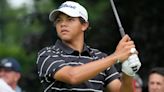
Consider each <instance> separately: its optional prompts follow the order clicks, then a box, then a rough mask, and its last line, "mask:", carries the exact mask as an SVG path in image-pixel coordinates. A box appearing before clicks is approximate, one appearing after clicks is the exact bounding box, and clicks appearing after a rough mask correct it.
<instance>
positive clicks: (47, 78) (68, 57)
mask: <svg viewBox="0 0 164 92" xmlns="http://www.w3.org/2000/svg"><path fill="white" fill-rule="evenodd" d="M106 56H107V55H106V54H105V53H102V52H100V51H99V50H97V49H93V48H90V47H88V46H87V45H84V49H83V52H82V53H81V54H79V52H78V51H75V50H73V49H72V48H70V47H68V46H67V45H65V44H63V43H62V42H61V41H60V40H57V42H56V44H55V45H54V46H51V47H46V48H44V49H42V50H41V51H40V52H39V53H38V59H37V62H36V63H37V66H38V74H39V77H40V80H41V83H42V84H43V89H44V92H70V91H72V92H84V91H85V92H102V91H103V90H104V87H105V86H106V85H107V84H108V83H110V82H111V81H112V80H114V79H117V78H119V73H118V72H117V70H116V69H115V67H114V66H111V67H109V68H107V69H106V70H105V71H103V72H101V73H99V74H98V75H97V76H95V77H94V78H93V79H90V80H88V81H87V82H84V83H82V84H79V85H70V84H66V83H63V82H60V81H57V80H55V79H53V77H52V76H53V75H54V74H55V73H56V72H57V71H58V70H59V69H61V68H62V67H64V66H79V65H82V64H86V63H89V62H91V61H92V62H94V61H95V60H98V59H102V58H104V57H106Z"/></svg>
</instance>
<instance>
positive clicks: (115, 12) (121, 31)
mask: <svg viewBox="0 0 164 92" xmlns="http://www.w3.org/2000/svg"><path fill="white" fill-rule="evenodd" d="M110 3H111V6H112V9H113V12H114V15H115V18H116V21H117V24H118V27H119V31H120V34H121V37H124V36H125V31H124V28H123V27H122V24H121V21H120V18H119V16H118V13H117V10H116V7H115V5H114V2H113V0H110Z"/></svg>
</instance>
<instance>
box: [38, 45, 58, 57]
mask: <svg viewBox="0 0 164 92" xmlns="http://www.w3.org/2000/svg"><path fill="white" fill-rule="evenodd" d="M55 51H56V48H55V46H48V47H44V48H42V49H41V50H40V51H39V52H38V55H50V54H54V52H55Z"/></svg>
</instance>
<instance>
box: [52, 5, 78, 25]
mask: <svg viewBox="0 0 164 92" xmlns="http://www.w3.org/2000/svg"><path fill="white" fill-rule="evenodd" d="M60 13H64V14H66V15H68V16H71V17H80V15H79V13H78V12H76V11H75V10H72V9H68V8H61V9H56V10H53V11H52V12H51V13H50V15H49V20H50V21H52V22H53V21H54V20H55V19H56V18H57V16H58V14H60Z"/></svg>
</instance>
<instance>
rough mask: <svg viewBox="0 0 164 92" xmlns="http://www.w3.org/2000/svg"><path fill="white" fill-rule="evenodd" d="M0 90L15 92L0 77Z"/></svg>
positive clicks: (0, 91) (1, 91)
mask: <svg viewBox="0 0 164 92" xmlns="http://www.w3.org/2000/svg"><path fill="white" fill-rule="evenodd" d="M0 92H15V91H14V90H13V89H12V88H11V87H10V86H9V85H8V84H7V83H6V82H5V81H4V80H3V79H1V78H0Z"/></svg>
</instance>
